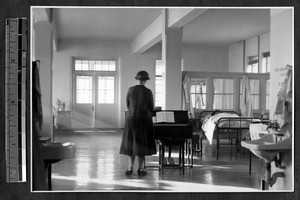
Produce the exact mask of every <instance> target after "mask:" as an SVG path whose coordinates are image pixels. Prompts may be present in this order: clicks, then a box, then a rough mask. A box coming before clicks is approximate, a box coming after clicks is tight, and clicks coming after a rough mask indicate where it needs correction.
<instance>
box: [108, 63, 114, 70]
mask: <svg viewBox="0 0 300 200" xmlns="http://www.w3.org/2000/svg"><path fill="white" fill-rule="evenodd" d="M108 69H109V71H116V62H115V61H109V66H108Z"/></svg>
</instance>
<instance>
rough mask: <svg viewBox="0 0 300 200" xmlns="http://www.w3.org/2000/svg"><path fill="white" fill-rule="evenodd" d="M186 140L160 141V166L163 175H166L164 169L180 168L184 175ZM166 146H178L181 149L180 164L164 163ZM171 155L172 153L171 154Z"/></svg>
mask: <svg viewBox="0 0 300 200" xmlns="http://www.w3.org/2000/svg"><path fill="white" fill-rule="evenodd" d="M185 142H186V141H185V140H184V139H160V140H159V166H160V169H161V173H162V174H163V173H164V168H165V167H167V168H178V169H179V170H182V174H184V167H185V166H184V146H185ZM166 146H172V147H173V146H178V148H179V160H178V164H175V163H174V164H167V163H164V160H165V147H166ZM169 155H170V152H169Z"/></svg>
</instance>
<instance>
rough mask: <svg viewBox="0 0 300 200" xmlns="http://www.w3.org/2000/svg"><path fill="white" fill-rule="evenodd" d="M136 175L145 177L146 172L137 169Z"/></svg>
mask: <svg viewBox="0 0 300 200" xmlns="http://www.w3.org/2000/svg"><path fill="white" fill-rule="evenodd" d="M137 173H138V175H139V176H145V175H147V171H146V170H145V169H142V168H141V169H138V170H137Z"/></svg>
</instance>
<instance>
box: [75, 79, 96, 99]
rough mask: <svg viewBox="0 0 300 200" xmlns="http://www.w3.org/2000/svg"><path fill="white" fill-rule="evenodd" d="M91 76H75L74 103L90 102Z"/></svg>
mask: <svg viewBox="0 0 300 200" xmlns="http://www.w3.org/2000/svg"><path fill="white" fill-rule="evenodd" d="M92 81H93V78H92V77H90V76H77V78H76V103H83V104H88V103H92V95H93V94H92V90H93V88H92V87H93V84H92Z"/></svg>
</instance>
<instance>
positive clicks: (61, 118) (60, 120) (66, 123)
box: [57, 111, 71, 129]
mask: <svg viewBox="0 0 300 200" xmlns="http://www.w3.org/2000/svg"><path fill="white" fill-rule="evenodd" d="M57 128H58V129H70V128H71V111H57Z"/></svg>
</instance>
